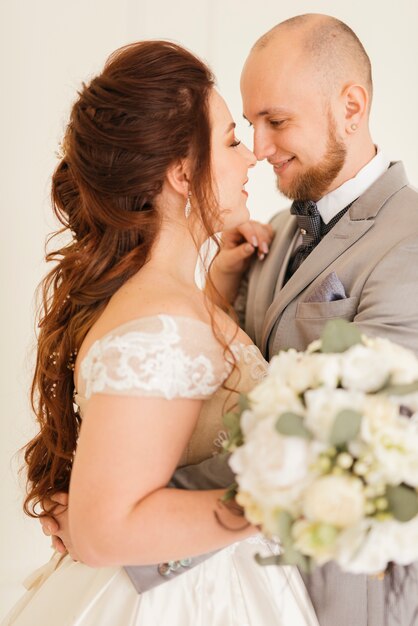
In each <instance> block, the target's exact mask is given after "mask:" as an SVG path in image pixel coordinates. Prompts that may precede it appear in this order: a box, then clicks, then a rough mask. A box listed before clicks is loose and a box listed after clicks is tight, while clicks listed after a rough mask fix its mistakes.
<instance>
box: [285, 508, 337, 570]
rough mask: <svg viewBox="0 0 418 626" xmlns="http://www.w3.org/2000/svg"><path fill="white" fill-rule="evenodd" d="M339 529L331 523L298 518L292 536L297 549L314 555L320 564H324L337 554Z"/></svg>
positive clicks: (308, 554)
mask: <svg viewBox="0 0 418 626" xmlns="http://www.w3.org/2000/svg"><path fill="white" fill-rule="evenodd" d="M338 532H339V531H338V529H337V528H335V526H331V525H330V524H322V523H318V522H308V521H307V520H303V519H302V520H298V521H296V522H295V523H294V524H293V526H292V537H293V539H294V542H295V543H294V545H295V548H296V549H297V550H299V551H300V552H302V554H306V555H307V556H311V557H314V559H315V560H316V562H317V563H318V565H323V564H324V563H326V562H327V561H330V560H331V559H334V558H335V556H336V539H337V537H338Z"/></svg>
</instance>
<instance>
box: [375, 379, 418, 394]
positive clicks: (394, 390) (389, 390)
mask: <svg viewBox="0 0 418 626" xmlns="http://www.w3.org/2000/svg"><path fill="white" fill-rule="evenodd" d="M381 391H382V393H385V394H387V395H391V396H406V395H407V394H409V393H415V392H417V391H418V380H417V381H415V382H414V383H409V384H408V385H387V386H386V387H383V389H382V390H381Z"/></svg>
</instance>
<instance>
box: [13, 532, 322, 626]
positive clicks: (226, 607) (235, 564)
mask: <svg viewBox="0 0 418 626" xmlns="http://www.w3.org/2000/svg"><path fill="white" fill-rule="evenodd" d="M257 552H260V546H259V545H257V544H255V543H254V542H251V541H248V540H247V541H242V542H239V543H238V544H234V546H230V547H228V548H225V549H224V550H222V551H220V552H217V553H216V554H215V555H214V556H212V557H211V558H210V559H208V560H207V561H204V562H203V563H201V564H200V565H197V566H196V567H194V568H192V569H190V570H189V571H187V572H185V573H184V574H182V575H181V576H178V577H176V578H174V579H173V580H172V581H168V582H167V583H165V584H162V585H160V586H158V587H155V588H154V589H151V590H149V591H146V592H145V593H143V594H138V593H137V591H136V590H135V588H134V587H133V585H132V583H131V581H130V579H129V577H128V575H127V574H126V572H125V570H124V569H123V568H120V567H106V568H99V569H93V568H91V567H88V566H87V565H83V564H82V563H78V562H74V561H72V560H71V558H70V557H69V556H68V555H67V556H62V555H60V554H58V553H55V554H54V555H53V557H52V559H51V560H50V561H49V563H47V564H46V565H45V566H43V567H42V568H40V569H39V570H37V571H36V572H34V573H33V574H32V575H31V576H30V577H29V578H28V579H27V580H26V581H25V586H26V588H27V592H26V593H25V594H24V595H23V597H22V598H21V600H20V601H19V602H18V603H17V604H16V605H15V607H14V608H13V609H12V610H11V611H10V613H9V614H8V616H7V617H6V618H5V620H4V621H3V622H2V624H1V626H318V621H317V618H316V616H315V613H314V610H313V608H312V605H311V602H310V600H309V597H308V595H307V592H306V590H305V587H304V585H303V582H302V579H301V577H300V574H299V572H298V570H297V569H296V568H294V567H289V566H286V567H278V566H274V565H273V566H260V565H258V564H257V563H256V561H255V560H254V555H255V554H256V553H257ZM264 553H265V550H264Z"/></svg>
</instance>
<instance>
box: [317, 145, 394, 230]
mask: <svg viewBox="0 0 418 626" xmlns="http://www.w3.org/2000/svg"><path fill="white" fill-rule="evenodd" d="M389 165H390V160H389V159H388V158H387V157H386V156H385V155H384V153H383V152H381V151H380V150H379V148H377V154H376V156H374V157H373V158H372V159H371V161H369V162H368V163H366V165H365V166H364V167H362V169H361V170H360V171H359V172H358V173H357V174H356V175H355V176H354V177H353V178H350V180H347V181H346V182H345V183H343V184H342V185H341V186H340V187H338V188H337V189H334V190H333V191H331V192H330V193H328V194H327V195H326V196H324V197H323V198H321V199H320V200H318V202H317V207H318V211H319V213H320V214H321V217H322V221H323V222H324V223H325V224H328V223H329V222H330V221H331V220H332V218H333V217H335V216H336V215H337V214H338V213H339V212H340V211H342V210H343V209H344V208H345V207H346V206H347V205H349V204H351V203H352V202H354V200H356V199H357V198H358V197H359V196H361V195H362V194H363V193H364V192H365V191H366V189H368V188H369V187H370V186H371V185H373V183H374V182H375V181H376V180H377V179H378V178H380V176H381V175H382V174H383V173H384V172H385V171H386V170H387V169H388V167H389Z"/></svg>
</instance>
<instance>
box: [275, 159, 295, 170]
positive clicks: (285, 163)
mask: <svg viewBox="0 0 418 626" xmlns="http://www.w3.org/2000/svg"><path fill="white" fill-rule="evenodd" d="M294 158H295V157H289V158H288V159H283V160H282V161H277V163H272V165H273V169H274V171H275V172H276V174H283V172H285V171H286V170H287V168H288V167H289V165H290V164H291V163H292V161H293V159H294Z"/></svg>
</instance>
